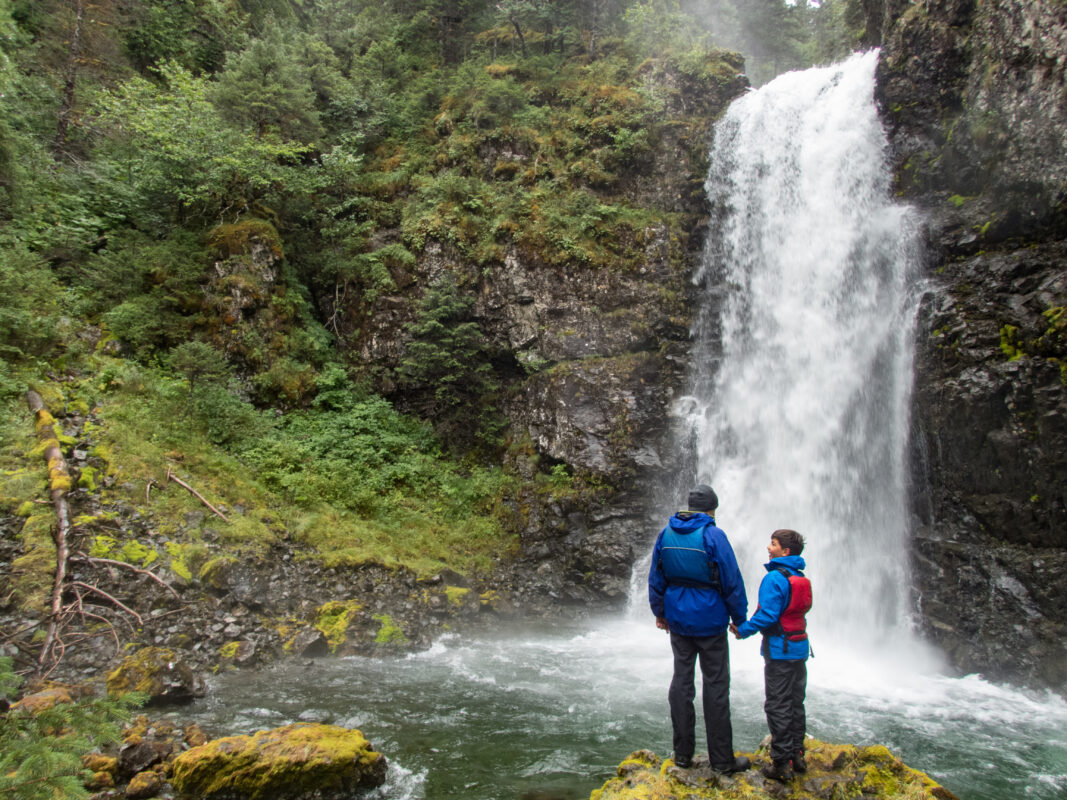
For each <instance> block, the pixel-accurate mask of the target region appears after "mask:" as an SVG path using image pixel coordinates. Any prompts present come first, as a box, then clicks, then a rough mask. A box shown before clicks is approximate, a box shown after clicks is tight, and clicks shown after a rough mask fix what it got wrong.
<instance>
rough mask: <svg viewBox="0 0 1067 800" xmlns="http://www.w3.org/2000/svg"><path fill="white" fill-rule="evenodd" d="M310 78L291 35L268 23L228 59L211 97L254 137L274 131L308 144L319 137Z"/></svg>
mask: <svg viewBox="0 0 1067 800" xmlns="http://www.w3.org/2000/svg"><path fill="white" fill-rule="evenodd" d="M311 78H312V75H311V73H310V72H309V71H308V69H307V67H306V66H305V65H304V63H302V62H301V60H300V59H299V57H298V56H297V54H296V53H295V52H294V48H293V46H292V44H291V34H290V33H289V32H286V31H283V30H282V28H280V27H279V26H277V25H270V26H268V28H267V30H266V32H265V33H264V35H263V36H262V37H261V38H258V39H254V40H253V41H252V42H251V43H250V44H249V45H248V47H247V48H245V50H243V51H242V52H241V53H238V54H237V55H235V56H233V57H231V58H229V59H227V62H226V69H225V70H224V71H223V72H222V74H221V75H219V80H218V86H217V87H216V88H215V89H214V91H213V93H212V99H213V100H214V102H215V105H216V106H217V107H218V108H219V111H220V112H221V113H222V115H223V116H224V117H225V118H226V119H228V120H229V121H231V122H233V123H235V124H238V125H241V126H247V127H250V128H251V129H252V130H253V131H255V134H256V136H257V138H263V137H264V136H266V135H267V134H268V133H276V134H278V135H280V136H281V138H282V139H283V140H285V141H298V142H302V143H304V144H311V143H313V142H316V141H318V140H319V139H320V138H321V137H322V123H321V122H320V120H319V113H318V111H317V110H316V109H315V88H314V87H313V86H312V83H311Z"/></svg>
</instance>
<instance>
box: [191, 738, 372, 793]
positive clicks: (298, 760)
mask: <svg viewBox="0 0 1067 800" xmlns="http://www.w3.org/2000/svg"><path fill="white" fill-rule="evenodd" d="M385 768H386V761H385V757H384V756H383V755H382V754H381V753H377V752H375V751H374V750H372V749H371V745H370V743H369V742H368V741H367V740H366V739H365V738H364V737H363V734H362V733H360V732H359V731H358V730H352V729H349V728H340V727H337V726H335V725H319V724H305V723H297V724H294V725H286V726H284V727H281V728H275V729H273V730H267V731H259V732H257V733H255V734H254V735H252V736H229V737H226V738H224V739H215V740H213V741H210V742H208V743H206V744H204V745H201V746H200V747H194V748H193V749H191V750H188V751H186V752H185V753H182V754H181V755H180V756H178V758H176V759H175V760H174V764H173V771H172V773H171V782H172V783H173V784H174V787H175V788H176V789H177V790H178V791H179V792H180V793H182V794H184V795H191V796H194V797H201V798H232V799H234V800H259V798H275V797H285V798H288V800H299V799H300V798H312V797H314V798H316V800H330V798H338V800H340V798H348V797H350V796H351V794H352V792H353V791H356V790H359V789H364V788H373V787H375V786H380V785H381V784H382V783H383V782H384V781H385Z"/></svg>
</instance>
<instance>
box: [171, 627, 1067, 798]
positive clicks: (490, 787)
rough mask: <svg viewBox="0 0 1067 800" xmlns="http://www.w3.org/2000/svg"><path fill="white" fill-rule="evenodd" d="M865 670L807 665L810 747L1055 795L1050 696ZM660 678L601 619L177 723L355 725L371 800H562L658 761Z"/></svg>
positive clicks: (1054, 709) (238, 696) (366, 664)
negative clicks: (632, 764) (871, 752)
mask: <svg viewBox="0 0 1067 800" xmlns="http://www.w3.org/2000/svg"><path fill="white" fill-rule="evenodd" d="M757 648H758V645H757V643H755V642H752V641H746V642H736V641H732V642H731V663H732V672H733V688H732V696H731V701H732V707H733V722H734V738H735V745H736V746H737V748H738V749H740V750H747V751H751V750H753V749H755V747H756V746H757V745H758V743H759V742H760V740H761V739H762V738H763V736H764V735H765V733H766V725H765V721H764V718H763V710H762V704H763V679H762V662H761V661H760V659H759V656H758V653H757ZM869 667H870V665H868V664H864V663H861V662H859V661H856V662H853V663H849V662H847V661H844V660H842V659H840V658H838V654H831V653H829V652H828V653H825V654H824V653H820V654H819V655H818V656H817V657H816V658H815V659H814V660H812V661H811V662H810V663H809V676H810V677H809V690H808V715H809V732H810V733H811V734H812V735H813V736H816V737H819V738H822V739H826V740H829V741H848V742H855V743H857V744H875V743H879V744H886V745H888V746H889V747H890V748H891V749H892V750H893V752H894V753H896V754H899V755H901V756H902V757H903V758H904V760H905V761H906V762H907V763H909V764H911V765H913V766H915V767H917V768H919V769H923V770H925V771H927V772H929V773H930V774H931V775H933V776H934V777H935V778H937V779H938V780H939V781H940V782H942V783H943V784H944V785H945V786H947V787H948V788H949V789H951V790H952V791H954V792H955V793H957V794H958V795H959V796H960V797H961V798H963V799H964V800H1002V799H1003V798H1009V797H1010V798H1017V797H1018V798H1021V797H1026V798H1036V799H1038V800H1053V798H1060V797H1062V796H1063V793H1064V791H1067V704H1065V703H1064V701H1063V700H1062V699H1060V698H1056V697H1053V696H1043V695H1036V694H1029V693H1026V692H1022V691H1019V690H1016V689H1012V688H1009V687H1002V686H996V685H993V684H990V683H988V682H986V681H983V680H981V679H980V678H978V677H975V676H969V677H966V678H956V679H953V678H947V677H938V676H931V677H923V678H920V677H916V676H915V675H914V674H913V673H911V672H898V673H897V674H896V675H895V676H894V675H891V674H888V673H881V674H880V673H878V672H877V671H872V670H871V669H870V668H869ZM670 672H671V655H670V643H669V640H668V638H667V637H666V636H665V635H664V634H663V633H662V632H661V631H658V630H656V628H655V627H654V625H653V624H652V621H651V618H650V617H649V618H648V619H645V620H630V619H623V618H611V619H604V620H599V621H585V622H580V623H579V622H574V623H557V624H552V625H550V624H544V625H541V626H538V627H532V628H526V627H524V628H523V629H522V630H517V631H512V632H507V633H500V634H495V635H484V636H474V637H471V636H464V637H460V636H454V635H449V636H445V637H443V638H442V639H441V640H439V641H438V642H437V643H436V644H435V645H434V646H433V647H432V648H431V649H430V650H428V651H425V652H422V653H415V654H411V655H407V656H397V657H392V658H348V659H340V660H322V661H316V662H314V664H313V666H294V665H288V666H281V667H278V668H275V669H272V670H269V671H267V672H265V673H262V674H254V675H249V674H246V673H241V674H232V675H224V676H219V677H218V678H216V679H215V680H214V686H213V687H212V692H211V695H210V696H209V698H207V699H205V700H202V701H199V702H198V703H197V704H196V705H195V706H194V708H193V710H192V713H193V715H194V716H195V717H196V718H197V719H199V721H200V722H201V724H202V725H204V726H205V727H206V728H207V729H208V730H209V731H210V732H211V733H213V734H217V735H223V734H232V733H238V732H252V731H255V730H258V729H261V728H267V727H273V726H276V725H284V724H287V723H289V722H295V721H300V720H303V721H323V722H331V723H334V724H339V725H345V726H349V727H354V728H359V729H360V730H362V731H363V732H364V734H365V735H366V736H367V738H368V739H370V741H371V742H372V743H373V745H374V746H375V747H376V748H377V749H378V750H380V751H381V752H383V753H385V754H386V756H387V757H388V759H389V761H390V767H389V772H388V778H387V783H386V785H385V786H384V787H383V788H382V789H381V790H380V791H379V792H378V793H377V797H380V798H390V800H436V798H446V797H464V798H472V799H473V800H516V799H517V798H525V799H526V800H533V799H534V798H538V799H539V800H548V798H556V799H557V800H577V798H583V799H584V798H588V796H589V793H590V792H591V791H592V790H593V789H594V788H598V787H599V786H601V785H602V784H603V782H604V781H605V780H607V779H608V777H610V776H611V775H613V774H614V771H615V768H616V766H617V765H618V763H619V762H620V761H621V760H622V759H624V758H625V757H626V756H627V755H628V754H629V753H630V752H632V751H634V750H638V749H642V748H648V749H651V750H653V751H655V752H657V753H659V754H660V755H663V756H666V755H667V754H669V753H670V749H671V741H670V740H671V733H670V719H669V711H668V708H667V685H668V683H669V682H670ZM188 713H189V712H188V711H182V712H181V716H182V718H183V719H184V718H186V717H187V716H188Z"/></svg>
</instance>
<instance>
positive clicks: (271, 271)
mask: <svg viewBox="0 0 1067 800" xmlns="http://www.w3.org/2000/svg"><path fill="white" fill-rule="evenodd" d="M861 25H862V23H861V19H860V10H859V3H858V2H855V1H854V0H849V1H848V2H846V1H845V0H835V2H829V0H827V1H826V2H823V3H822V4H821V5H816V4H807V5H805V4H802V3H801V4H790V3H785V2H781V0H705V1H704V2H703V3H688V2H687V3H684V4H682V5H678V4H675V3H673V2H670V1H669V0H585V1H584V2H575V0H501V2H485V1H484V0H384V1H383V2H374V3H371V2H363V0H139V1H138V0H0V398H2V402H3V403H4V411H5V413H4V419H5V422H4V423H3V425H4V434H5V435H4V440H5V443H4V445H3V447H4V452H3V462H4V467H5V477H4V484H3V491H2V492H0V494H2V495H3V502H4V504H5V506H6V507H7V510H8V511H9V512H13V511H15V510H16V509H17V508H24V509H25V508H27V507H26V505H25V504H26V502H27V501H28V500H32V499H33V498H34V496H35V493H36V492H38V491H39V487H40V486H41V485H42V484H41V476H40V475H39V474H36V473H35V472H34V471H33V470H34V469H35V467H33V468H30V470H29V472H27V471H26V470H27V468H28V467H29V466H30V465H29V464H28V461H29V459H28V458H27V455H26V454H27V453H29V452H30V451H31V450H32V443H29V437H30V436H31V434H32V431H31V430H30V424H29V423H28V421H27V417H26V414H25V412H24V410H23V409H24V401H23V400H22V393H23V392H24V391H25V389H26V388H28V387H30V386H34V387H36V388H38V389H39V390H40V391H42V393H44V394H46V395H48V396H50V397H51V400H50V403H52V404H53V405H55V406H59V407H60V408H62V409H65V410H66V411H67V412H68V413H71V414H75V415H80V417H81V418H83V419H84V420H86V422H85V426H87V428H86V429H84V430H83V433H82V435H83V436H84V437H86V438H87V440H88V441H91V442H92V443H94V445H95V450H94V453H95V454H96V455H97V456H99V463H101V464H102V467H101V472H102V474H101V475H97V476H94V475H93V474H92V471H90V474H89V475H88V478H86V475H85V474H84V472H83V475H82V482H83V487H84V488H89V489H92V490H95V489H96V488H97V483H98V482H100V483H103V482H107V483H108V485H113V486H114V487H116V491H117V487H121V486H123V485H126V486H132V485H133V482H134V481H139V482H140V483H139V484H138V485H139V486H144V485H145V483H149V484H150V482H151V481H152V480H153V479H155V480H157V481H159V480H160V478H161V476H162V475H163V474H164V472H165V471H166V470H169V469H171V467H172V466H173V465H174V464H175V463H180V464H181V466H182V469H184V470H186V471H188V472H189V473H190V474H195V475H197V476H198V478H199V480H200V481H201V485H202V486H205V487H208V488H210V489H211V490H212V491H214V492H215V493H216V496H221V497H224V498H226V499H227V502H228V503H229V504H230V505H239V506H242V507H245V508H247V509H248V511H247V512H246V514H245V515H244V516H243V517H242V518H241V520H240V522H239V523H235V524H234V525H232V526H230V527H229V528H228V529H227V530H228V533H227V536H228V537H229V538H230V539H231V540H232V543H233V544H234V546H238V547H240V546H248V547H250V548H254V547H256V546H263V544H264V543H268V542H270V541H271V540H272V538H273V537H275V536H277V535H278V532H279V531H281V530H285V531H289V532H293V531H295V532H297V534H298V535H299V536H301V537H303V541H305V542H306V543H307V545H308V546H309V547H310V548H312V549H314V550H316V551H317V552H319V553H320V554H321V555H322V556H323V557H324V558H326V559H327V560H329V559H333V560H335V561H344V560H346V559H351V560H357V561H359V560H366V559H376V560H380V561H383V562H385V563H397V562H401V563H405V564H408V565H410V566H413V567H414V568H415V569H417V570H420V571H423V570H429V569H433V568H434V567H435V566H437V565H440V564H442V563H448V564H452V565H455V566H457V567H458V568H460V569H478V568H486V567H488V566H489V564H490V559H489V555H488V554H489V553H492V552H493V551H499V550H500V549H501V548H500V542H499V537H500V535H501V530H502V528H501V522H500V520H498V519H496V518H495V517H494V515H495V514H496V513H497V511H496V510H495V509H497V508H498V506H499V504H498V503H497V502H496V501H497V500H498V498H500V497H501V496H502V495H503V494H505V493H506V492H507V491H508V488H507V487H508V484H509V481H511V480H513V478H512V477H510V476H509V474H508V473H507V471H506V470H502V469H500V468H499V467H497V466H492V465H494V464H499V463H500V459H499V457H498V456H499V454H500V453H501V452H502V451H503V449H504V448H506V447H512V448H516V447H517V448H522V447H523V443H522V442H521V441H517V440H516V439H514V438H509V437H508V436H507V435H506V434H507V431H506V426H505V424H504V422H503V420H502V418H501V415H500V413H499V409H498V407H497V403H496V400H495V397H496V393H497V392H498V391H499V382H498V381H497V379H496V378H495V376H494V369H493V353H491V352H489V350H488V349H487V348H486V347H485V345H484V343H483V341H482V338H481V336H480V333H479V330H478V325H477V324H476V322H474V321H472V319H471V318H470V314H469V305H470V299H469V297H467V296H466V295H465V294H464V292H463V291H462V287H457V286H456V285H454V284H450V283H449V282H448V281H444V282H442V283H440V284H439V285H437V286H435V287H434V288H433V290H432V291H426V292H418V293H415V294H413V295H412V300H411V302H412V303H417V304H418V314H417V317H416V322H415V323H413V324H412V325H411V326H410V329H409V331H408V333H409V337H410V340H411V342H412V345H411V347H410V349H409V352H408V353H407V354H406V356H405V357H404V359H403V360H402V363H401V365H400V366H399V367H398V368H397V369H396V370H395V373H394V374H391V375H380V374H377V375H368V374H364V373H362V372H361V371H360V370H359V369H357V368H356V367H355V366H354V364H353V362H352V361H351V360H350V359H349V358H348V357H347V356H346V345H347V344H348V343H347V342H346V341H345V336H344V331H346V330H348V331H351V330H355V329H358V327H359V319H360V315H361V314H367V313H370V312H369V309H370V307H371V303H373V301H374V299H375V298H377V297H378V296H380V295H381V293H383V292H387V291H394V290H395V289H396V287H395V286H394V284H393V279H392V272H391V267H394V266H396V265H404V264H410V263H412V262H414V260H415V259H416V258H418V257H419V254H420V253H421V252H422V250H423V248H424V247H425V245H426V243H427V242H428V241H431V240H437V241H447V242H449V243H450V244H451V245H452V246H454V247H455V248H456V249H457V250H458V251H459V252H461V253H463V254H464V256H465V257H466V258H468V259H469V260H471V261H472V262H474V263H477V264H480V265H482V266H483V268H485V269H492V268H493V265H494V264H497V263H499V261H500V259H501V258H502V254H503V252H504V248H505V245H517V246H522V247H527V248H530V249H534V250H537V251H538V252H539V253H541V256H542V257H543V258H544V259H545V260H546V261H548V262H553V261H555V262H557V263H563V262H569V261H574V262H578V263H583V262H585V263H596V262H598V261H605V260H610V259H615V258H620V257H625V254H624V253H622V252H621V251H620V250H619V249H618V248H617V247H615V245H614V234H615V232H616V231H618V230H620V229H622V228H625V227H627V226H629V227H631V228H636V227H638V226H640V225H641V224H642V223H643V222H644V221H645V216H643V215H646V214H647V212H646V211H644V210H642V209H640V208H634V207H630V206H628V205H626V204H624V203H619V202H614V201H612V200H611V199H610V189H611V187H612V186H613V184H614V183H615V182H616V181H617V180H618V175H619V172H620V171H621V170H622V169H624V168H625V165H626V164H627V163H628V162H629V160H630V159H631V158H632V157H633V155H634V154H636V153H640V152H642V150H643V149H647V148H648V147H649V141H648V137H647V128H648V126H649V125H651V124H652V123H653V122H654V121H655V120H656V119H657V115H658V114H659V112H660V109H661V107H662V102H661V100H660V99H659V98H657V97H656V96H655V93H654V92H649V91H643V90H642V89H641V86H640V85H639V83H638V82H637V81H635V76H636V75H637V74H638V70H639V69H640V67H641V65H642V64H643V63H645V62H646V61H647V59H649V58H650V57H652V56H655V57H657V58H666V59H670V60H672V63H674V64H675V65H676V67H677V68H678V69H680V70H682V71H683V72H684V71H690V72H699V71H700V70H704V69H708V68H709V66H708V65H709V64H711V63H718V62H711V61H709V60H708V58H707V54H708V53H709V52H711V51H713V50H714V49H715V48H729V49H740V50H741V51H743V53H744V55H745V57H746V59H747V63H748V73H749V76H750V79H751V80H752V81H753V83H759V82H762V81H764V80H767V79H769V78H770V77H772V76H773V75H774V74H776V73H778V72H781V71H784V70H787V69H792V68H797V67H804V66H808V65H810V64H812V63H816V62H820V61H827V60H830V59H832V58H834V57H839V56H840V55H842V54H843V53H846V52H847V51H848V49H849V48H850V47H851V46H852V45H853V44H854V42H855V41H856V38H857V36H858V34H859V29H860V27H861ZM501 138H506V139H508V140H509V141H519V142H523V143H525V146H527V147H529V148H530V149H533V150H536V151H537V152H538V153H539V155H538V158H537V159H536V160H535V161H534V165H533V166H532V167H529V168H527V167H526V166H523V168H522V169H521V170H520V169H519V167H518V162H517V161H507V160H500V161H497V162H496V163H495V165H493V166H492V167H491V168H490V169H488V170H487V169H486V168H485V165H484V164H483V163H482V162H481V160H480V158H479V155H478V153H479V148H480V147H481V146H482V145H483V144H484V143H485V142H487V141H491V140H494V139H501ZM265 265H266V267H265ZM341 315H347V325H341V324H340V319H339V318H340V316H341ZM383 386H385V387H390V388H391V392H389V393H387V394H388V397H383V396H381V392H382V391H383V390H382V387H383ZM68 444H69V443H68ZM487 464H488V465H490V466H486V465H487ZM541 479H543V480H544V481H545V482H546V485H548V486H550V487H552V489H553V490H556V491H566V490H567V488H568V486H569V481H570V479H571V476H570V475H569V474H568V472H567V470H566V469H565V468H563V467H562V465H556V468H555V469H551V468H550V467H549V466H546V467H544V468H542V475H541V478H539V480H541ZM141 491H142V490H141V489H140V488H138V489H137V492H133V490H132V489H131V490H130V491H129V492H128V494H129V496H128V497H127V498H126V501H128V502H130V503H134V502H139V500H140V493H141ZM158 502H161V503H166V502H168V501H167V500H165V499H161V500H160V501H158ZM173 502H178V501H173ZM154 509H155V511H156V513H160V506H158V505H156V506H154ZM31 510H32V509H31ZM29 513H30V512H29V511H26V512H25V514H29ZM25 514H24V515H25ZM31 519H32V517H31ZM398 524H402V526H403V528H404V529H405V530H407V531H411V532H412V534H411V536H410V537H409V538H406V539H404V540H403V541H401V540H400V539H398V538H397V537H396V536H395V535H394V533H395V531H396V529H397V527H398ZM32 530H33V526H32V525H29V524H28V525H27V526H26V529H25V530H24V533H23V536H24V538H26V537H29V538H27V549H28V550H32V546H31V539H32ZM26 531H30V532H26ZM342 532H343V533H342ZM45 538H46V537H45ZM107 538H108V537H107V536H103V535H101V536H97V544H98V546H99V547H100V548H102V550H100V552H104V551H106V550H107V549H108V541H107ZM197 548H198V545H197V543H195V542H193V543H181V544H175V545H174V546H173V547H170V546H168V548H167V553H166V554H164V553H162V552H158V551H157V550H152V551H151V553H148V554H147V555H146V554H144V553H141V554H140V555H139V557H140V558H141V560H142V561H143V560H144V559H148V558H151V557H152V554H156V555H157V556H159V557H167V556H168V555H169V557H170V558H171V559H172V561H173V563H174V564H175V565H176V567H175V568H179V567H181V568H187V567H186V564H185V561H191V560H193V559H194V558H195V557H196V554H197V552H198V549H197ZM27 591H29V590H27Z"/></svg>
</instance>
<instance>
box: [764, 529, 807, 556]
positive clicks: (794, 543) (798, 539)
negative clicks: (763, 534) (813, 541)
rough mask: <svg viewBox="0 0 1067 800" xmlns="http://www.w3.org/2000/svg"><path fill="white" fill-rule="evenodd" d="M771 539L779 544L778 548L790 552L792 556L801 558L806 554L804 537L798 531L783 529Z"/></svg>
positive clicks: (773, 534) (776, 532)
mask: <svg viewBox="0 0 1067 800" xmlns="http://www.w3.org/2000/svg"><path fill="white" fill-rule="evenodd" d="M771 538H772V539H774V540H775V541H776V542H778V546H779V547H781V548H782V549H783V550H788V551H789V555H791V556H799V555H800V554H801V553H803V552H804V537H803V536H801V535H800V534H799V533H797V532H796V531H791V530H789V529H788V528H781V529H780V530H777V531H775V532H774V533H772V534H771Z"/></svg>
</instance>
